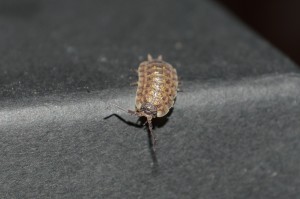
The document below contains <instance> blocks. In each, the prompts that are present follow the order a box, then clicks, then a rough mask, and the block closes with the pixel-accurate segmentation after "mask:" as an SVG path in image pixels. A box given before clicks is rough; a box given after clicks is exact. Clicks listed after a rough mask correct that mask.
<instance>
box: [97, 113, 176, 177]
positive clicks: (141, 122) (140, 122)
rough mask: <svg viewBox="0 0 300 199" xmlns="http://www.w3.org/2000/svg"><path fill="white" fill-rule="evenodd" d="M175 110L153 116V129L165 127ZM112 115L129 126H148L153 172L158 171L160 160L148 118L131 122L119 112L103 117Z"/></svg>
mask: <svg viewBox="0 0 300 199" xmlns="http://www.w3.org/2000/svg"><path fill="white" fill-rule="evenodd" d="M172 112H173V108H172V109H170V111H169V112H168V114H167V115H166V116H165V117H160V118H153V121H152V123H153V129H155V128H156V127H158V128H160V127H163V126H164V125H165V124H166V123H167V122H168V120H169V119H168V117H169V116H170V115H171V114H172ZM111 117H116V118H118V119H119V120H121V121H122V122H124V123H125V124H127V125H129V126H133V127H136V128H146V130H147V132H148V145H149V149H150V155H151V158H152V162H153V167H152V168H153V173H158V160H157V156H156V152H155V150H154V148H153V143H152V142H151V140H152V139H151V133H150V131H149V129H148V127H147V119H146V118H145V117H139V118H138V119H137V121H136V122H131V121H127V120H125V119H124V118H122V117H121V116H119V115H118V114H115V113H114V114H111V115H109V116H106V117H105V118H103V119H105V120H106V119H109V118H111Z"/></svg>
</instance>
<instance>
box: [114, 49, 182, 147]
mask: <svg viewBox="0 0 300 199" xmlns="http://www.w3.org/2000/svg"><path fill="white" fill-rule="evenodd" d="M137 72H138V82H137V85H138V87H137V92H136V98H135V111H133V110H128V113H130V114H132V115H136V116H139V117H142V116H144V117H146V118H147V123H148V127H149V131H150V134H151V139H152V146H155V142H156V138H155V136H154V133H153V126H152V118H156V117H163V116H165V115H166V114H167V113H168V112H169V110H170V108H172V107H173V105H174V100H175V98H176V95H177V90H178V77H177V72H176V69H175V68H174V67H173V66H172V65H171V64H169V63H167V62H165V61H163V59H162V56H161V55H160V56H158V58H157V59H153V58H152V56H151V55H150V54H148V61H144V62H142V63H141V64H140V65H139V68H138V71H137ZM119 108H120V107H119ZM121 109H122V108H121ZM123 110H124V109H123Z"/></svg>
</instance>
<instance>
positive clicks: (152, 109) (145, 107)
mask: <svg viewBox="0 0 300 199" xmlns="http://www.w3.org/2000/svg"><path fill="white" fill-rule="evenodd" d="M140 112H143V113H144V115H145V116H146V117H147V116H150V117H152V118H155V117H156V116H157V108H156V106H154V105H153V104H151V103H144V104H142V106H141V109H140Z"/></svg>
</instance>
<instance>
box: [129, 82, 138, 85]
mask: <svg viewBox="0 0 300 199" xmlns="http://www.w3.org/2000/svg"><path fill="white" fill-rule="evenodd" d="M137 85H138V82H132V83H130V86H137Z"/></svg>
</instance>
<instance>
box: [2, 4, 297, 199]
mask: <svg viewBox="0 0 300 199" xmlns="http://www.w3.org/2000/svg"><path fill="white" fill-rule="evenodd" d="M0 5H1V6H0V7H1V9H0V27H1V31H0V43H1V45H0V53H1V59H0V67H1V71H2V73H1V74H0V85H1V87H0V93H1V100H0V106H1V109H0V128H1V132H0V133H1V134H0V151H1V153H0V155H1V158H0V196H1V198H13V197H15V198H47V197H48V198H50V197H52V198H83V197H85V198H97V197H98V198H99V197H100V198H108V197H109V198H124V197H126V198H137V197H140V198H183V197H186V198H297V196H299V194H300V191H299V187H300V180H299V179H300V168H299V164H300V157H299V155H298V154H299V152H300V144H299V139H300V123H299V119H298V118H299V116H300V90H299V87H300V74H299V70H298V69H297V67H296V66H295V65H294V64H293V63H291V62H290V61H289V60H288V59H287V58H285V57H284V56H282V55H281V54H280V53H279V52H278V51H276V50H274V49H273V48H272V47H271V46H270V45H269V44H267V43H266V42H264V41H262V40H261V39H259V38H257V36H256V35H254V34H253V33H251V31H249V30H247V29H246V28H245V27H243V26H242V25H241V24H239V23H238V22H236V20H235V19H233V18H232V17H230V16H228V13H225V12H224V11H223V10H222V9H221V8H220V7H218V6H217V5H215V4H213V3H212V2H210V1H181V2H179V1H178V2H177V3H174V1H143V2H142V1H130V2H129V1H126V2H124V1H113V2H111V3H105V4H104V3H103V2H100V1H63V2H61V1H34V0H25V1H2V2H0ZM148 52H150V53H152V54H153V55H157V54H163V55H164V57H165V58H166V61H168V62H170V63H172V64H173V65H174V66H175V67H176V68H177V70H178V74H179V76H180V77H181V79H182V81H183V85H182V89H183V90H184V92H181V93H179V94H178V98H177V101H176V104H175V109H174V110H173V111H172V114H171V115H170V117H169V118H165V119H162V120H160V121H156V122H155V123H156V128H155V132H156V134H157V136H158V139H159V141H158V147H157V154H156V157H157V161H158V162H157V164H153V156H151V151H150V149H149V145H148V137H147V133H146V131H145V130H144V129H143V128H142V127H135V126H134V125H128V124H126V123H124V122H122V120H120V119H118V118H117V117H110V118H108V119H104V118H105V117H107V116H109V115H110V114H112V113H117V114H119V116H121V117H122V118H124V119H125V120H129V121H132V122H135V121H136V120H137V119H136V118H134V117H131V116H129V115H126V114H125V113H122V112H121V111H120V110H118V109H116V108H115V107H112V106H111V105H110V104H111V103H115V104H119V105H120V106H122V107H128V108H133V107H134V104H133V103H134V94H135V88H134V87H130V86H129V83H131V82H133V81H135V73H134V72H131V71H130V70H132V69H136V67H137V65H138V63H139V62H140V61H141V60H143V59H145V56H146V54H147V53H148Z"/></svg>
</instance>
